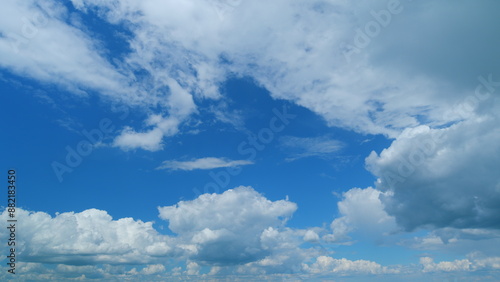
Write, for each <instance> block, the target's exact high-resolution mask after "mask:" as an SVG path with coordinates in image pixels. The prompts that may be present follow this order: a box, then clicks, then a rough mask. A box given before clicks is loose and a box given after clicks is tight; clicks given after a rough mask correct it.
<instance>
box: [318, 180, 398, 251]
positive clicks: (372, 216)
mask: <svg viewBox="0 0 500 282" xmlns="http://www.w3.org/2000/svg"><path fill="white" fill-rule="evenodd" d="M382 194H383V193H382V192H380V191H378V190H376V189H373V188H371V187H369V188H366V189H360V188H353V189H351V190H349V191H347V192H345V193H344V194H343V199H342V200H341V201H340V202H338V204H337V205H338V210H339V213H340V215H341V216H340V217H338V218H336V219H335V220H333V222H332V223H331V225H330V227H331V230H332V232H333V233H332V234H327V235H325V236H324V237H323V239H325V240H327V241H331V242H338V243H340V242H348V241H349V239H350V237H349V233H353V232H356V233H358V234H360V235H362V236H366V237H367V238H370V239H371V240H380V239H381V238H383V236H385V235H388V234H390V233H391V232H394V231H396V230H397V226H396V223H395V220H394V217H392V216H389V215H388V214H387V213H386V212H385V210H384V206H383V204H382V202H381V201H380V199H379V197H380V196H381V195H382Z"/></svg>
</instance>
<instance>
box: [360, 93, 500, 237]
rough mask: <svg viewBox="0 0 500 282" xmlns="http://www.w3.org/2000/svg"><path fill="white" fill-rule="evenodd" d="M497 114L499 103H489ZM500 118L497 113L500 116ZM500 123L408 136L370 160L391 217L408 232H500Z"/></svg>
mask: <svg viewBox="0 0 500 282" xmlns="http://www.w3.org/2000/svg"><path fill="white" fill-rule="evenodd" d="M487 103H488V104H490V105H495V104H497V106H496V107H495V108H496V109H498V99H491V100H489V101H487ZM497 112H498V111H497ZM499 120H500V119H499V117H498V116H494V115H492V114H489V116H483V117H478V118H473V119H472V118H471V119H469V120H467V121H463V122H460V123H457V124H454V125H453V126H450V127H448V128H443V129H430V128H428V127H424V126H421V127H417V128H413V129H408V130H406V131H404V132H403V133H402V134H401V136H399V137H398V138H397V139H396V140H395V141H394V142H393V143H392V144H391V146H390V147H389V148H387V149H385V150H383V151H382V152H381V153H380V154H376V153H375V152H372V154H371V155H370V156H369V157H368V158H367V159H366V165H367V167H368V169H369V170H370V171H371V172H372V173H373V174H375V175H376V176H377V177H379V181H378V183H377V187H378V188H379V189H381V190H387V191H388V192H385V193H384V194H383V195H381V199H382V203H383V204H384V206H385V210H386V211H387V213H388V214H390V215H392V216H394V217H395V218H396V220H397V222H398V224H399V225H401V226H402V227H404V228H405V229H406V230H409V231H411V230H414V229H416V228H432V229H434V228H445V227H453V228H460V229H462V228H463V229H468V228H469V229H471V228H472V229H474V228H494V229H498V228H500V225H499V223H500V209H499V207H500V176H499V174H498V171H499V169H500V159H499V158H498V157H497V156H498V155H500V143H499V142H497V140H500V128H499V127H498V122H499Z"/></svg>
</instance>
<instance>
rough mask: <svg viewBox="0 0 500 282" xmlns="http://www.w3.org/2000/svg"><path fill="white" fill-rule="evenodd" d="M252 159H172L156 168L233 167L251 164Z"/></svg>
mask: <svg viewBox="0 0 500 282" xmlns="http://www.w3.org/2000/svg"><path fill="white" fill-rule="evenodd" d="M251 164H253V162H252V161H248V160H234V161H233V160H229V159H226V158H214V157H207V158H200V159H193V160H191V161H174V160H168V161H164V162H163V163H162V164H161V165H160V166H159V167H157V168H156V169H167V170H195V169H214V168H221V167H235V166H242V165H251Z"/></svg>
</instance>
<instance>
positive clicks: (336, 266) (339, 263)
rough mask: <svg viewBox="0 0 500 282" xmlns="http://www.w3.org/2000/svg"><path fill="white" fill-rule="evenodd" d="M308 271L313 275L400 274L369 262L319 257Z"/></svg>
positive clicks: (308, 267) (307, 267) (309, 266)
mask: <svg viewBox="0 0 500 282" xmlns="http://www.w3.org/2000/svg"><path fill="white" fill-rule="evenodd" d="M306 269H307V270H308V271H309V272H311V273H321V274H326V273H329V272H330V273H332V272H333V273H343V274H348V273H358V274H359V273H364V274H386V273H398V272H399V270H397V269H393V268H388V267H384V266H382V265H380V264H378V263H376V262H373V261H367V260H355V261H352V260H348V259H345V258H342V259H335V258H332V257H329V256H319V257H318V258H316V261H315V262H314V263H312V264H311V265H307V266H306Z"/></svg>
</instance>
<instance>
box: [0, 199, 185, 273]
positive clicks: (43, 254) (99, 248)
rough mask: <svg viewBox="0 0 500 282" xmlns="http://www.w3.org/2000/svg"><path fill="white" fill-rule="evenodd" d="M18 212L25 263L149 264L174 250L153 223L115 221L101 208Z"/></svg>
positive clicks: (22, 255) (21, 248)
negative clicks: (55, 213) (57, 211)
mask: <svg viewBox="0 0 500 282" xmlns="http://www.w3.org/2000/svg"><path fill="white" fill-rule="evenodd" d="M16 216H17V217H18V223H17V226H18V229H19V230H22V232H19V238H18V242H17V244H18V245H19V247H18V248H17V252H18V254H19V256H20V258H21V259H22V261H24V262H44V263H65V264H74V265H82V264H94V263H112V264H130V263H148V262H153V261H156V260H157V257H169V256H171V255H174V254H175V253H176V246H175V245H174V244H173V242H172V239H171V238H169V237H167V236H163V235H160V234H159V233H158V232H157V231H156V230H155V229H154V228H153V226H152V225H153V224H152V223H151V222H142V221H140V220H137V221H136V220H134V219H132V218H121V219H118V220H113V219H112V217H111V216H110V215H109V214H108V213H107V212H105V211H102V210H97V209H89V210H85V211H83V212H80V213H74V212H68V213H61V214H58V215H56V216H55V217H51V216H50V215H49V214H46V213H44V212H29V211H25V210H22V209H18V210H17V213H16ZM1 218H2V219H3V220H5V221H6V220H7V219H8V213H7V212H6V211H5V212H3V213H2V214H1ZM2 231H3V230H2ZM2 233H3V232H2Z"/></svg>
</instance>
